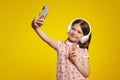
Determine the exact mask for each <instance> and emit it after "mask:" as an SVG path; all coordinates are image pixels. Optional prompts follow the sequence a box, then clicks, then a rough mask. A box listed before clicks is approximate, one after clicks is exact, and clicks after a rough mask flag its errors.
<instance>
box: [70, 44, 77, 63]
mask: <svg viewBox="0 0 120 80" xmlns="http://www.w3.org/2000/svg"><path fill="white" fill-rule="evenodd" d="M69 59H70V60H71V62H73V63H74V62H75V61H76V60H77V52H76V50H75V45H73V46H72V49H71V50H70V53H69Z"/></svg>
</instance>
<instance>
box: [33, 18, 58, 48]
mask: <svg viewBox="0 0 120 80" xmlns="http://www.w3.org/2000/svg"><path fill="white" fill-rule="evenodd" d="M43 23H44V20H43V19H42V16H38V17H36V18H35V19H34V20H33V22H32V28H33V29H34V30H35V32H36V33H37V34H38V36H39V37H40V38H41V39H42V40H43V41H44V42H46V43H47V44H48V45H50V46H51V47H52V48H54V49H56V48H57V41H56V40H54V39H52V38H50V37H48V36H47V34H46V33H45V32H44V31H42V29H41V28H40V27H41V26H42V24H43ZM39 26H40V27H39Z"/></svg>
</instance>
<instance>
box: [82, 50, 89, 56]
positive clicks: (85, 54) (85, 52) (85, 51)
mask: <svg viewBox="0 0 120 80" xmlns="http://www.w3.org/2000/svg"><path fill="white" fill-rule="evenodd" d="M82 57H88V58H89V54H88V50H87V49H84V53H83V55H82Z"/></svg>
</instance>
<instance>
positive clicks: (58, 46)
mask: <svg viewBox="0 0 120 80" xmlns="http://www.w3.org/2000/svg"><path fill="white" fill-rule="evenodd" d="M61 43H62V41H57V44H58V45H57V49H56V51H57V52H59V50H60V47H61Z"/></svg>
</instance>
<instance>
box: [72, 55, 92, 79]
mask: <svg viewBox="0 0 120 80" xmlns="http://www.w3.org/2000/svg"><path fill="white" fill-rule="evenodd" d="M74 64H75V66H76V67H77V68H78V70H79V71H80V72H81V73H82V74H83V75H84V76H85V77H88V76H89V74H90V67H89V61H88V58H86V57H85V58H84V62H83V64H81V63H80V62H78V61H74Z"/></svg>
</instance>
